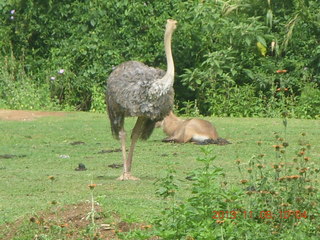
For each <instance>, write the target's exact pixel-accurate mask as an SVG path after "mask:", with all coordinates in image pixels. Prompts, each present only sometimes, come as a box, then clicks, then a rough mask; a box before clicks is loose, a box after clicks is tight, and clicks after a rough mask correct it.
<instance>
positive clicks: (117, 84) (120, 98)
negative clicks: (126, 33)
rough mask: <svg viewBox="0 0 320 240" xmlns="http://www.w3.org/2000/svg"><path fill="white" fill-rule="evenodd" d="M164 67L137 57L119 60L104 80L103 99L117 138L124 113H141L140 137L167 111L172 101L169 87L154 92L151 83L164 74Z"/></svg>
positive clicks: (135, 114)
mask: <svg viewBox="0 0 320 240" xmlns="http://www.w3.org/2000/svg"><path fill="white" fill-rule="evenodd" d="M165 73H166V72H165V71H163V70H161V69H157V68H153V67H148V66H146V65H145V64H143V63H141V62H137V61H128V62H124V63H122V64H120V65H119V66H117V67H116V69H115V70H114V71H113V72H112V73H111V75H110V76H109V78H108V81H107V95H106V101H107V105H108V114H109V118H110V123H111V130H112V134H113V136H114V137H115V138H119V131H120V130H121V128H122V127H123V124H124V118H125V117H144V118H146V121H145V122H144V126H143V130H142V133H141V136H140V138H142V139H147V138H149V136H150V135H151V133H152V131H153V129H154V126H155V123H156V122H157V121H160V120H162V119H163V118H164V117H165V116H167V115H168V114H169V112H170V111H171V109H172V106H173V101H174V91H173V87H172V86H171V87H169V88H168V89H167V92H163V93H159V94H154V92H155V91H156V90H157V89H156V90H155V89H154V88H153V86H157V84H153V83H155V82H156V81H157V80H159V79H161V78H162V77H163V76H164V75H165Z"/></svg>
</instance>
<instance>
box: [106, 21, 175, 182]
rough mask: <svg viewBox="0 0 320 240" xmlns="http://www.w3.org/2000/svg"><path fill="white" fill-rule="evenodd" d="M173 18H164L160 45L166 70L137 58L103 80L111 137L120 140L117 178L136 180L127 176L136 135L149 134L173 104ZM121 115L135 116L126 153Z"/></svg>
mask: <svg viewBox="0 0 320 240" xmlns="http://www.w3.org/2000/svg"><path fill="white" fill-rule="evenodd" d="M176 24H177V21H175V20H171V19H169V20H167V24H166V30H165V34H164V46H165V53H166V59H167V72H165V71H163V70H161V69H156V68H152V67H148V66H146V65H145V64H143V63H141V62H137V61H128V62H124V63H122V64H120V65H119V66H117V67H116V68H115V70H114V71H113V72H112V73H111V74H110V76H109V78H108V81H107V95H106V102H107V106H108V107H107V110H108V115H109V119H110V123H111V131H112V135H113V137H115V138H116V139H119V140H120V142H121V150H122V158H123V163H124V164H123V173H122V175H121V176H120V177H119V178H118V180H139V178H136V177H134V176H132V175H131V163H132V156H133V151H134V148H135V145H136V142H137V140H138V139H139V138H141V139H143V140H146V139H148V138H149V137H150V135H151V133H152V131H153V129H154V127H155V123H156V122H157V121H159V120H162V119H163V118H164V117H165V116H167V115H168V114H169V112H170V111H171V109H172V106H173V99H174V91H173V82H174V63H173V58H172V52H171V38H172V34H173V32H174V30H175V29H176ZM125 117H138V118H137V121H136V124H135V126H134V128H133V130H132V133H131V146H130V149H129V153H128V156H127V154H126V144H125V143H126V132H125V129H124V118H125Z"/></svg>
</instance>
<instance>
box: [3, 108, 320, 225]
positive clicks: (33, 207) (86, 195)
mask: <svg viewBox="0 0 320 240" xmlns="http://www.w3.org/2000/svg"><path fill="white" fill-rule="evenodd" d="M207 120H210V121H211V122H213V123H214V124H215V126H216V127H217V130H218V132H219V135H220V136H221V137H223V138H226V139H228V140H229V141H231V142H232V144H230V145H226V146H216V145H210V146H209V147H210V148H213V149H214V151H213V152H214V154H215V155H216V156H217V158H216V160H215V164H216V165H217V166H221V167H223V168H224V169H225V173H226V179H227V181H230V182H239V180H240V176H239V173H238V171H237V166H236V164H235V160H236V159H241V160H242V161H243V162H247V161H249V160H250V159H251V157H252V156H253V155H257V154H259V153H260V152H261V153H264V154H266V156H265V159H266V161H267V162H269V163H270V164H271V163H272V161H273V159H274V154H275V152H274V150H273V148H272V145H274V144H275V143H276V141H275V137H274V132H279V133H280V135H282V136H284V133H283V131H284V128H283V125H282V120H281V119H259V118H207ZM133 125H134V119H133V118H131V119H130V118H128V119H126V129H127V131H128V132H129V131H131V129H132V127H133ZM302 132H305V133H307V136H306V139H307V140H308V141H309V143H310V144H311V145H312V150H311V156H310V157H311V160H312V161H313V162H314V164H318V165H319V162H320V161H319V159H320V148H319V145H320V144H319V136H320V121H317V120H296V119H290V120H289V121H288V130H287V140H288V142H289V144H290V146H289V148H288V153H287V156H289V157H290V156H293V155H294V154H295V152H296V151H297V150H298V148H299V147H298V144H299V141H300V140H301V138H302V136H301V133H302ZM0 133H1V137H0V155H4V154H12V155H17V157H15V158H10V159H4V158H0V183H1V184H0V225H2V224H4V223H7V222H12V221H14V220H16V219H18V218H20V217H23V216H30V215H32V214H34V213H36V212H38V211H40V210H44V209H49V208H52V205H51V202H52V201H53V200H55V201H58V204H59V205H66V204H71V203H77V202H81V201H85V200H90V191H89V189H88V187H87V185H88V184H90V182H93V183H96V184H98V185H97V187H96V189H95V196H96V199H97V200H98V201H99V202H100V203H101V204H102V206H103V208H104V211H106V212H109V211H111V212H117V213H118V214H119V215H120V216H121V217H122V218H124V219H126V220H127V221H140V222H143V221H148V219H150V218H152V216H154V215H156V214H158V213H159V211H160V210H161V207H162V206H163V205H162V202H161V200H160V199H158V198H157V197H156V196H155V190H156V186H155V185H154V182H155V181H156V180H157V179H158V178H159V177H161V176H162V175H163V174H164V170H165V169H167V167H168V163H173V164H174V167H175V169H176V171H177V178H178V179H180V180H181V181H180V182H179V184H180V185H181V186H180V192H179V194H177V195H178V196H180V197H185V193H184V191H183V189H185V188H188V187H189V184H190V182H188V181H187V180H185V177H186V176H187V175H188V173H189V172H190V171H191V170H193V169H194V168H196V167H198V166H199V163H198V162H197V161H196V160H195V159H196V158H197V157H198V156H200V155H201V150H200V148H201V146H199V145H194V144H168V143H162V142H161V141H160V140H161V139H162V138H164V137H165V136H164V134H163V133H162V130H160V129H156V130H155V131H154V134H153V135H152V136H151V138H150V139H149V140H148V141H140V142H139V143H138V144H137V147H136V151H135V154H134V160H133V174H134V176H137V177H140V178H141V181H137V182H131V181H124V182H120V181H116V180H115V179H116V178H117V177H118V176H119V175H120V173H121V171H122V170H121V169H113V168H109V167H107V165H109V164H112V163H122V160H121V153H120V152H113V153H106V154H99V152H100V151H101V150H110V149H117V148H119V142H118V141H116V140H114V139H113V138H112V137H111V133H110V129H109V120H108V119H107V116H106V115H105V114H94V113H70V114H68V115H66V116H65V117H48V118H41V119H37V120H35V121H27V122H14V121H0ZM128 135H129V134H128ZM75 141H82V142H84V143H85V144H81V145H71V144H70V143H72V142H75ZM257 141H262V142H263V143H262V146H261V149H260V148H259V147H258V146H257V144H256V142H257ZM128 144H129V140H128ZM164 154H165V155H164ZM23 155H25V157H23ZM61 155H68V156H70V158H61ZM19 156H20V157H19ZM79 163H84V164H85V165H86V167H87V168H88V170H87V171H75V170H74V169H75V168H76V167H77V165H78V164H79ZM48 176H54V177H55V180H54V181H52V182H51V180H49V179H48Z"/></svg>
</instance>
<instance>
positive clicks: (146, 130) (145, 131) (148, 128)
mask: <svg viewBox="0 0 320 240" xmlns="http://www.w3.org/2000/svg"><path fill="white" fill-rule="evenodd" d="M156 122H157V121H155V120H151V119H146V120H145V122H144V124H143V127H142V132H141V135H140V139H142V140H147V139H148V138H149V137H150V136H151V134H152V132H153V129H154V127H155V125H156Z"/></svg>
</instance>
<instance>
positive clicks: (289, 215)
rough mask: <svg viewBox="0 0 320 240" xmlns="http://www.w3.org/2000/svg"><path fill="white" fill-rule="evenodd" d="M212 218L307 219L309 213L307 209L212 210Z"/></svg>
mask: <svg viewBox="0 0 320 240" xmlns="http://www.w3.org/2000/svg"><path fill="white" fill-rule="evenodd" d="M212 213H213V216H212V219H217V220H223V219H240V218H242V219H247V218H255V219H257V218H258V219H302V218H304V219H306V218H308V214H307V212H306V211H299V210H295V211H294V210H286V211H283V210H279V211H256V212H253V211H241V212H240V211H224V210H220V211H212Z"/></svg>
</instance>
